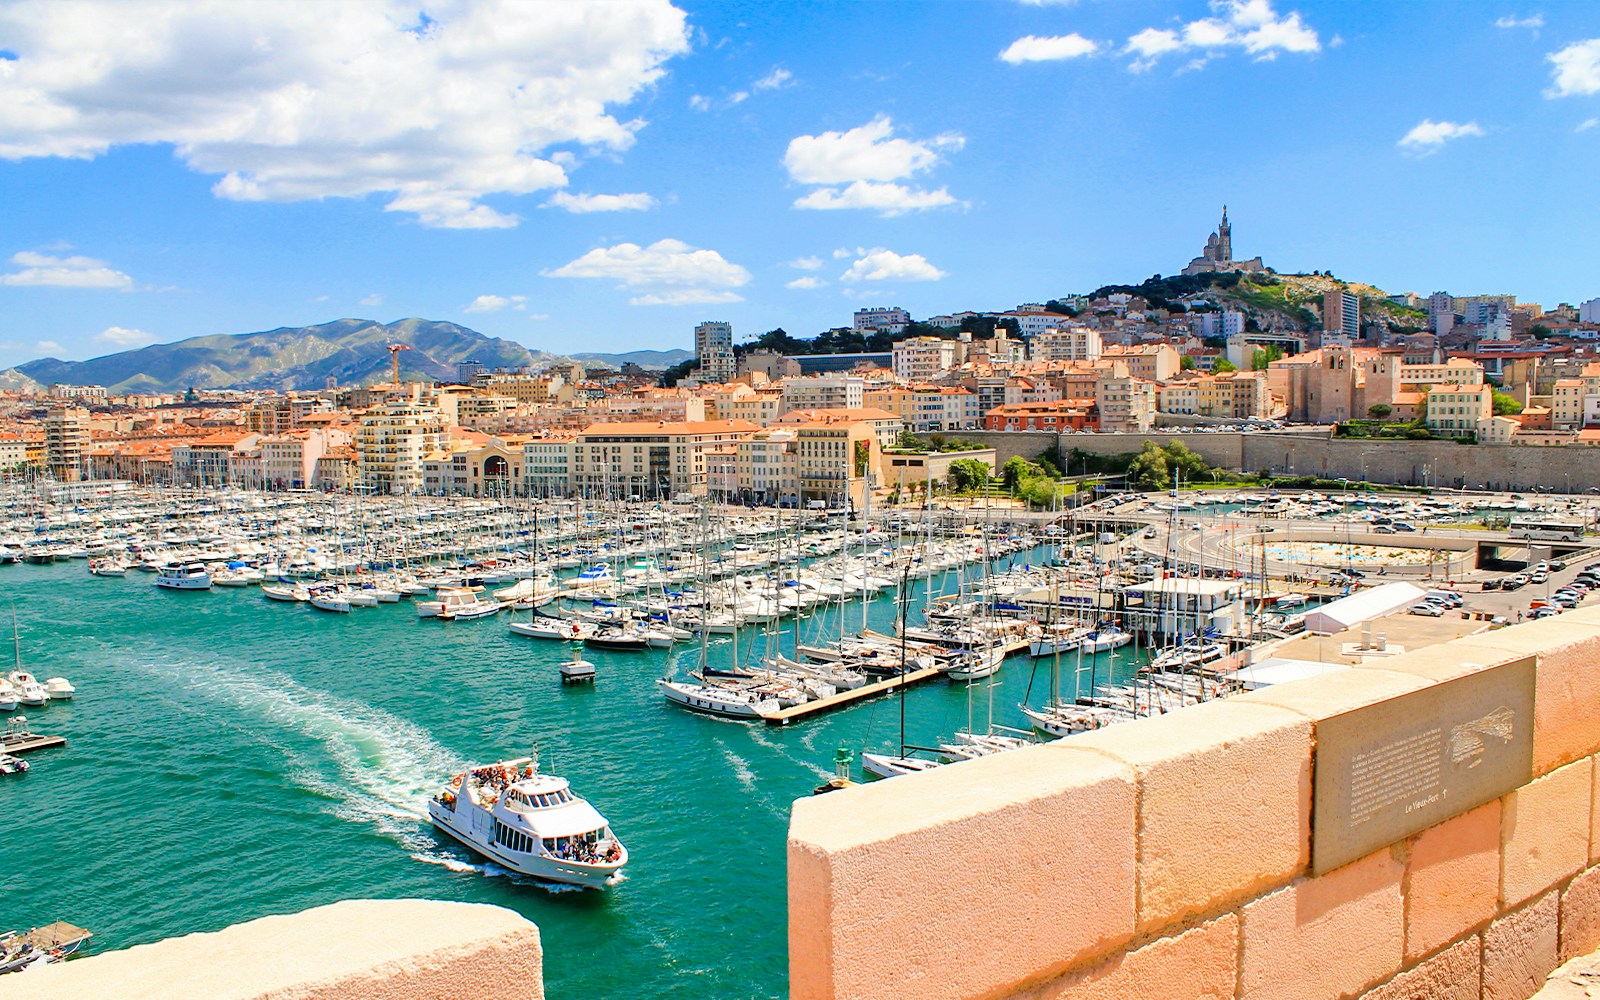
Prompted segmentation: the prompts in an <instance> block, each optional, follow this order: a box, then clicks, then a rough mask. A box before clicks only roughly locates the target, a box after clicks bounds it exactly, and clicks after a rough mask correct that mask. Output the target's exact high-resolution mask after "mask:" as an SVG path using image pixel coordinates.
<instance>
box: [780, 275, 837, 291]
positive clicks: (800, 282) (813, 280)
mask: <svg viewBox="0 0 1600 1000" xmlns="http://www.w3.org/2000/svg"><path fill="white" fill-rule="evenodd" d="M826 284H827V282H826V281H823V280H822V279H821V278H817V277H813V276H812V275H809V274H808V275H806V276H805V277H803V278H796V279H794V280H793V281H791V282H789V283H788V284H786V285H784V286H783V287H785V288H798V289H801V290H806V289H811V288H821V287H822V286H823V285H826Z"/></svg>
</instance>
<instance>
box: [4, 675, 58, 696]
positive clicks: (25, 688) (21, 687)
mask: <svg viewBox="0 0 1600 1000" xmlns="http://www.w3.org/2000/svg"><path fill="white" fill-rule="evenodd" d="M6 680H8V681H10V682H11V687H12V688H13V689H15V691H16V692H17V700H18V701H20V702H22V704H24V705H43V704H44V703H45V702H47V701H49V700H50V693H49V692H48V691H46V690H45V689H44V685H43V684H40V683H39V682H38V681H37V680H35V679H34V676H33V675H32V674H30V673H28V672H27V671H26V670H13V671H11V673H10V675H8V676H7V677H6Z"/></svg>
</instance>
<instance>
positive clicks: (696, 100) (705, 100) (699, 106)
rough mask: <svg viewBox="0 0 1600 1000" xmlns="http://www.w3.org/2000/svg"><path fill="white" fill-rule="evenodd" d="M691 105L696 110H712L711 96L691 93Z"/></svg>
mask: <svg viewBox="0 0 1600 1000" xmlns="http://www.w3.org/2000/svg"><path fill="white" fill-rule="evenodd" d="M689 107H690V109H692V110H694V111H710V110H711V98H709V97H707V96H705V95H704V94H691V95H690V96H689Z"/></svg>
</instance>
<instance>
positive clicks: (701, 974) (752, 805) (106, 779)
mask: <svg viewBox="0 0 1600 1000" xmlns="http://www.w3.org/2000/svg"><path fill="white" fill-rule="evenodd" d="M151 579H152V578H151V577H150V576H147V575H144V574H139V573H130V574H129V575H128V577H127V578H126V579H121V580H118V579H96V578H90V577H89V576H88V575H87V574H86V573H85V572H84V566H83V563H82V562H81V561H80V562H75V563H70V564H58V565H55V566H5V567H0V594H3V595H4V596H6V597H8V598H10V599H11V600H12V601H14V602H15V604H16V608H17V612H18V617H19V620H20V623H21V629H20V630H21V638H22V656H23V661H24V664H25V665H26V666H27V667H28V668H29V669H31V670H32V671H33V672H34V673H36V674H37V675H38V676H40V677H49V676H54V675H56V674H61V675H64V676H66V677H67V678H69V679H70V680H71V681H72V682H73V684H75V685H76V686H77V688H78V698H77V700H75V701H73V702H71V703H65V704H62V703H55V704H52V705H50V706H48V707H45V708H38V709H31V710H30V709H23V712H24V713H25V714H27V715H28V716H29V718H30V720H32V723H33V725H32V727H31V728H33V729H34V731H35V732H40V733H48V734H53V735H60V736H65V737H66V738H67V739H68V741H69V745H68V746H67V747H66V748H64V749H60V750H52V751H45V752H39V753H35V754H32V755H31V756H30V760H31V762H32V763H33V765H34V769H33V771H32V773H30V774H27V775H24V776H20V777H12V778H6V779H0V814H3V815H4V817H5V821H4V823H3V825H0V871H3V872H5V873H6V892H5V894H4V895H3V896H0V930H5V929H9V928H14V927H29V926H34V925H37V924H41V923H44V922H47V921H50V920H55V919H62V920H67V921H70V922H73V923H76V924H79V925H81V926H86V927H89V928H91V929H93V930H94V931H95V932H96V938H95V947H96V948H97V949H99V950H106V949H112V948H121V947H127V946H129V945H134V944H140V943H144V942H149V941H154V940H157V939H160V938H165V937H171V936H174V935H178V934H184V933H189V932H193V931H211V930H216V929H218V928H221V927H224V926H226V925H228V924H232V923H236V922H239V921H242V920H249V919H252V918H255V917H260V916H265V915H268V914H275V913H285V912H290V911H295V910H300V909H304V908H305V907H308V906H316V905H319V904H323V903H329V902H333V901H336V900H340V899H350V898H361V897H415V898H429V899H450V900H465V901H471V902H483V903H494V904H497V905H501V906H507V907H510V908H512V909H514V910H517V911H518V912H520V913H522V914H524V915H526V916H527V917H528V918H529V919H530V920H532V921H534V922H535V923H537V924H538V925H539V927H540V930H541V933H542V935H543V939H544V948H545V976H546V984H547V988H548V992H549V995H550V996H551V997H553V998H558V1000H559V998H568V997H574V998H575V997H592V996H624V995H639V996H672V997H708V998H709V997H717V998H726V997H776V996H783V995H785V993H786V979H787V958H786V953H785V950H786V930H785V919H786V918H785V886H784V841H785V836H786V831H787V824H788V812H789V805H790V803H791V801H792V800H794V799H795V798H797V797H801V796H805V795H808V794H809V793H810V791H811V789H812V787H813V786H815V785H816V784H817V783H818V782H819V781H820V780H821V779H822V778H824V777H826V776H828V775H829V774H830V773H831V771H832V757H833V752H834V748H835V747H836V746H838V745H840V744H841V743H843V744H844V745H846V746H848V747H850V748H851V749H852V750H853V751H855V752H857V753H859V751H860V750H861V749H862V748H863V747H865V748H867V749H878V750H892V749H894V748H895V746H896V744H897V743H898V740H899V704H898V703H897V702H896V700H895V699H893V698H879V699H875V700H872V701H868V702H865V703H862V704H860V705H857V706H855V707H852V708H848V709H845V710H842V711H838V712H834V713H832V714H828V715H822V716H818V717H815V718H813V719H811V720H809V721H804V722H800V723H796V724H793V725H791V726H789V727H787V728H782V729H780V728H777V727H770V726H767V725H765V724H759V725H753V724H746V723H736V722H728V721H722V720H716V719H709V718H705V717H701V716H696V715H692V714H690V713H687V712H685V711H683V710H681V709H678V708H676V707H675V706H670V705H668V704H667V703H666V702H665V701H664V700H663V699H662V698H661V697H660V695H659V694H658V693H657V691H656V687H655V684H654V680H655V678H656V677H658V676H660V674H661V672H662V669H663V667H664V666H665V664H666V662H667V658H668V657H669V656H682V657H685V658H687V663H686V665H692V664H693V662H694V659H695V657H696V656H697V655H698V649H697V647H680V649H679V650H675V651H671V652H668V651H652V652H649V653H643V654H627V653H607V652H601V651H594V650H590V651H588V652H587V653H586V654H585V656H586V658H588V659H590V660H592V661H594V662H595V663H596V665H597V666H598V668H599V682H598V683H597V684H596V685H595V686H594V687H592V688H590V687H576V688H563V687H562V686H561V685H560V684H559V683H558V681H557V678H556V671H555V664H556V663H557V662H558V661H559V660H561V659H563V658H565V657H566V656H567V655H568V653H567V651H566V647H565V646H564V645H562V644H558V643H551V642H543V641H538V640H529V639H525V638H522V637H519V636H516V635H513V634H511V633H510V632H509V631H508V630H507V628H506V621H507V617H506V616H505V615H500V616H497V617H494V618H489V619H483V620H480V621H474V622H448V623H447V622H437V621H419V620H418V619H417V617H416V613H415V611H414V610H413V608H412V605H411V603H410V602H409V601H406V602H402V603H400V604H398V605H383V606H380V607H378V608H376V609H356V611H355V613H354V614H350V615H330V614H325V613H322V612H319V611H315V610H313V609H311V608H310V607H309V606H307V605H287V604H279V603H275V602H270V601H267V600H266V599H265V598H263V597H262V596H261V594H260V593H259V592H258V591H257V590H256V589H255V588H246V589H236V590H223V589H219V590H217V591H215V592H212V593H205V592H192V593H181V592H172V591H158V590H157V589H156V588H154V587H153V586H151ZM869 612H870V621H871V622H872V623H873V624H874V625H875V626H876V627H878V628H880V629H883V630H885V631H887V630H888V629H889V628H891V627H892V622H893V619H894V614H895V611H894V606H893V602H892V600H891V599H889V598H881V599H879V600H878V601H876V602H874V603H873V604H872V605H871V606H870V608H869ZM845 614H846V616H847V620H848V622H849V624H850V625H851V627H859V624H860V614H861V609H860V606H859V604H857V605H854V606H851V607H847V608H846V611H845ZM824 617H825V616H824ZM917 617H919V616H917V615H915V613H914V612H913V621H915V620H916V619H917ZM826 624H827V623H826V622H825V621H823V620H821V619H813V620H808V621H807V622H805V623H803V624H802V627H801V631H802V636H803V637H805V638H806V639H807V641H809V640H810V639H811V638H812V634H813V633H814V631H815V630H817V629H818V628H819V627H825V626H826ZM786 630H787V632H788V633H789V635H788V636H787V642H789V643H792V631H793V625H792V623H791V624H789V625H787V626H786ZM747 638H748V637H747V636H744V635H742V636H741V637H740V643H741V645H743V644H744V643H745V642H746V641H747ZM762 645H764V644H762ZM712 648H713V655H714V656H717V657H718V658H727V657H728V656H729V655H730V653H731V644H730V643H729V642H728V641H727V640H726V639H723V640H721V641H720V642H718V643H717V644H716V645H714V646H713V647H712ZM741 652H742V650H741ZM1124 659H1128V657H1126V656H1124ZM1046 675H1047V671H1046V670H1044V669H1042V668H1041V669H1040V670H1039V672H1038V676H1037V678H1034V679H1033V685H1034V686H1033V698H1032V701H1033V702H1034V703H1038V702H1040V701H1042V700H1043V699H1044V698H1045V697H1046V694H1047V691H1046V689H1047V688H1048V686H1049V681H1048V679H1047V676H1046ZM1102 679H1103V678H1102ZM995 680H996V682H997V683H996V687H995V690H994V697H993V701H994V706H995V708H994V712H995V721H996V722H999V723H1001V724H1005V725H1020V724H1021V723H1022V722H1023V721H1024V720H1023V719H1022V717H1021V715H1020V713H1018V712H1017V711H1016V707H1015V706H1016V705H1017V703H1018V702H1019V701H1020V700H1021V699H1022V697H1023V693H1024V691H1025V689H1026V688H1027V686H1028V683H1029V681H1030V670H1029V667H1028V661H1027V658H1026V657H1022V658H1013V659H1012V660H1010V661H1008V663H1007V664H1006V666H1005V667H1004V668H1003V669H1002V671H1001V673H1000V674H999V675H997V677H996V679H995ZM1068 686H1069V687H1070V681H1068ZM969 704H971V705H972V706H973V708H972V713H973V716H974V718H975V721H976V723H977V725H978V726H979V727H980V728H981V727H983V726H984V725H985V724H986V719H987V705H988V691H987V690H986V689H983V688H979V689H976V697H975V698H969V694H968V692H967V690H966V689H965V688H964V687H961V686H957V685H951V684H947V683H946V682H944V681H942V680H940V681H936V682H933V683H930V684H928V685H926V686H923V687H920V688H916V689H913V690H912V691H910V692H909V694H908V695H907V697H906V700H905V705H906V716H907V720H908V721H907V734H906V735H907V739H908V741H909V742H911V743H913V744H916V743H922V744H924V745H929V744H932V743H934V742H936V741H937V739H938V738H940V737H948V736H949V734H950V733H951V732H952V731H953V730H956V729H961V728H965V727H966V725H967V722H968V717H969V715H968V713H969ZM534 746H537V747H538V749H539V750H540V752H541V754H542V761H543V764H544V766H545V768H546V769H547V770H550V771H552V772H554V773H558V774H562V775H565V776H566V777H568V778H570V779H571V780H572V782H573V786H574V788H575V789H576V790H577V791H578V792H579V794H582V795H584V796H586V797H587V798H589V799H590V800H591V801H593V802H594V803H595V805H596V806H597V807H598V808H599V809H600V810H601V811H602V812H603V813H604V814H605V815H606V816H607V818H608V819H609V820H610V821H611V823H612V825H613V827H614V828H615V829H616V830H617V831H618V833H619V834H620V836H621V837H622V838H623V840H624V841H625V842H626V843H627V844H628V847H629V849H630V851H631V852H632V854H633V861H632V863H631V864H630V865H629V866H628V869H627V879H626V881H624V882H622V883H621V884H620V885H617V886H615V887H613V888H612V889H610V890H607V891H605V892H593V891H582V890H561V889H551V888H548V887H545V886H542V885H540V884H538V883H535V882H532V881H531V880H526V879H524V878H522V877H520V876H516V875H513V874H511V873H507V872H505V871H503V870H499V869H495V868H493V867H486V866H485V865H484V864H483V863H482V862H481V861H480V860H478V859H476V858H475V857H474V856H472V855H471V854H469V853H468V852H466V851H465V850H464V849H461V848H458V847H455V846H446V845H445V844H444V843H443V842H442V840H441V839H439V838H436V837H435V836H434V835H433V834H432V833H431V832H430V830H429V828H428V826H427V824H426V822H425V819H424V817H425V816H426V810H425V807H424V804H425V801H426V799H427V796H428V795H429V794H431V793H432V792H433V790H434V789H435V788H436V787H437V782H438V781H440V780H441V779H443V778H444V777H446V776H448V775H449V774H450V773H451V772H452V770H453V769H455V768H458V767H460V766H462V765H463V764H466V763H469V762H477V761H486V760H493V759H498V758H500V757H504V756H511V755H517V754H522V753H524V752H526V751H527V750H528V749H529V748H531V747H534Z"/></svg>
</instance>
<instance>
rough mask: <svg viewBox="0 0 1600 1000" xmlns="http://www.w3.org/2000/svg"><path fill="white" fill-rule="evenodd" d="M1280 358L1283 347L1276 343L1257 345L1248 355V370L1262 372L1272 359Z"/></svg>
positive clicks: (1277, 359)
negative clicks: (1263, 345)
mask: <svg viewBox="0 0 1600 1000" xmlns="http://www.w3.org/2000/svg"><path fill="white" fill-rule="evenodd" d="M1282 358H1283V348H1281V347H1279V346H1278V345H1277V344H1268V345H1267V346H1266V347H1258V348H1256V349H1255V351H1253V352H1252V353H1251V355H1250V370H1251V371H1257V372H1264V371H1266V370H1267V366H1268V365H1270V364H1272V363H1273V362H1274V361H1279V360H1281V359H1282Z"/></svg>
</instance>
